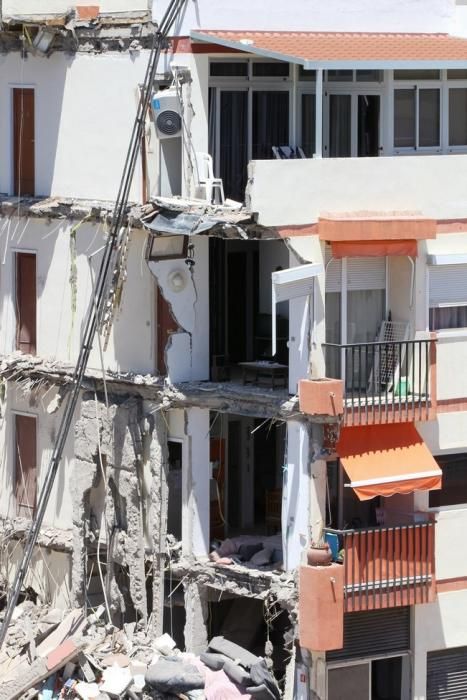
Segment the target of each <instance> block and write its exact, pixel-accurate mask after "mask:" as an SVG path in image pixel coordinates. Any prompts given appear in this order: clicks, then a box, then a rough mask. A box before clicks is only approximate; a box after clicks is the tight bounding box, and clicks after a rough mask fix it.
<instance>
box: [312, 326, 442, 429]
mask: <svg viewBox="0 0 467 700" xmlns="http://www.w3.org/2000/svg"><path fill="white" fill-rule="evenodd" d="M323 347H324V349H325V355H326V373H327V375H328V377H330V378H332V379H342V380H343V387H344V396H343V400H344V423H345V424H346V425H349V426H351V425H372V424H375V423H403V422H408V421H427V420H431V419H432V417H433V416H432V410H433V409H432V403H433V402H432V400H431V399H432V397H431V396H430V392H431V384H432V383H434V382H433V374H434V363H435V347H436V346H435V340H433V339H424V340H406V341H389V342H388V341H386V342H372V343H352V344H348V345H338V344H335V343H324V344H323Z"/></svg>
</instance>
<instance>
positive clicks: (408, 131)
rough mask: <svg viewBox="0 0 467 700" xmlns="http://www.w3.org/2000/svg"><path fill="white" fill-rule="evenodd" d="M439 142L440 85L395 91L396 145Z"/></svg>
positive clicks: (427, 145) (432, 145) (424, 145)
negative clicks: (438, 86) (437, 86)
mask: <svg viewBox="0 0 467 700" xmlns="http://www.w3.org/2000/svg"><path fill="white" fill-rule="evenodd" d="M439 145H440V90H439V88H418V87H413V88H397V89H396V90H394V146H395V147H396V148H413V149H417V148H435V147H438V146H439Z"/></svg>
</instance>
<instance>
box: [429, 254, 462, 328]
mask: <svg viewBox="0 0 467 700" xmlns="http://www.w3.org/2000/svg"><path fill="white" fill-rule="evenodd" d="M461 264H462V263H461ZM465 266H466V272H467V264H465ZM430 267H431V266H430V265H427V266H426V288H425V293H426V323H425V325H426V331H427V332H428V333H436V334H439V335H442V336H443V337H444V336H446V337H448V336H457V335H458V334H463V335H464V334H466V333H467V326H456V327H454V328H438V329H436V330H434V331H431V330H430V310H431V309H450V308H457V307H465V306H467V299H466V301H465V302H461V303H459V302H440V303H438V304H433V305H432V304H431V303H430V277H431V275H430ZM442 267H447V268H449V267H450V265H448V264H446V265H443V266H442Z"/></svg>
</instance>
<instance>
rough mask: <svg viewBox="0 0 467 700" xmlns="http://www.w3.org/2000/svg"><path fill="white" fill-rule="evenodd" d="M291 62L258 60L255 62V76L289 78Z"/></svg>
mask: <svg viewBox="0 0 467 700" xmlns="http://www.w3.org/2000/svg"><path fill="white" fill-rule="evenodd" d="M289 72H290V68H289V64H288V63H284V62H283V61H271V62H265V61H258V62H256V63H253V77H254V78H288V77H289Z"/></svg>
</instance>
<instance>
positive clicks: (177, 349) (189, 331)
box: [148, 236, 209, 383]
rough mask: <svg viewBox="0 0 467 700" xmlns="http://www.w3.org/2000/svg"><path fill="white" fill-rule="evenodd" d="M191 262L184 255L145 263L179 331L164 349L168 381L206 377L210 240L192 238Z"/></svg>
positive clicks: (172, 335)
mask: <svg viewBox="0 0 467 700" xmlns="http://www.w3.org/2000/svg"><path fill="white" fill-rule="evenodd" d="M190 244H192V245H193V260H194V265H192V266H190V267H189V266H188V265H186V264H185V261H184V259H183V258H180V259H176V260H164V261H161V262H152V261H149V262H148V266H149V269H150V270H151V272H152V274H153V275H154V277H155V278H156V280H157V284H158V286H159V290H160V293H161V294H162V295H163V297H164V299H165V300H166V301H167V302H168V304H169V307H170V309H171V312H172V315H173V317H174V319H175V321H176V322H177V325H178V326H179V330H178V331H177V332H175V333H172V334H171V335H170V338H169V341H168V343H167V345H166V349H165V357H166V367H167V373H168V378H169V381H170V382H171V383H175V382H180V381H190V380H197V379H198V380H202V379H208V378H209V248H208V246H209V239H208V237H207V236H197V237H196V238H195V239H191V241H190Z"/></svg>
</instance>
